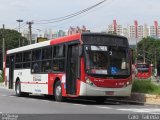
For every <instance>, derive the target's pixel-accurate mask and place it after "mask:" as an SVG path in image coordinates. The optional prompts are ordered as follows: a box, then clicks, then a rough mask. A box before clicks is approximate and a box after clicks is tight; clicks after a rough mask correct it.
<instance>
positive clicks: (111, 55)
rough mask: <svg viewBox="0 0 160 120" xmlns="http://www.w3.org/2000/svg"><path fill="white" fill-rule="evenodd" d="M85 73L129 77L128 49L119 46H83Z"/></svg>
mask: <svg viewBox="0 0 160 120" xmlns="http://www.w3.org/2000/svg"><path fill="white" fill-rule="evenodd" d="M84 53H85V59H86V73H87V74H94V75H105V76H108V77H114V76H126V75H127V76H129V75H130V62H129V49H128V48H124V47H119V46H95V45H85V46H84Z"/></svg>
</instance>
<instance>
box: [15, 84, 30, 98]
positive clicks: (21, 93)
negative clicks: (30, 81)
mask: <svg viewBox="0 0 160 120" xmlns="http://www.w3.org/2000/svg"><path fill="white" fill-rule="evenodd" d="M15 88H16V89H15V90H16V96H18V97H22V96H29V93H25V92H21V84H20V81H17V82H16V87H15Z"/></svg>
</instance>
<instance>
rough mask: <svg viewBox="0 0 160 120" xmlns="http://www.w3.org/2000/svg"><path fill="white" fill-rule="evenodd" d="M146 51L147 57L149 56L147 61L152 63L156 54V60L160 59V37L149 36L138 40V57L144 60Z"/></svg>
mask: <svg viewBox="0 0 160 120" xmlns="http://www.w3.org/2000/svg"><path fill="white" fill-rule="evenodd" d="M134 53H135V49H134ZM144 53H145V57H146V58H147V59H146V61H147V62H149V63H150V62H151V61H152V63H154V61H155V55H156V61H157V62H158V61H160V39H155V38H152V37H147V38H143V39H142V40H141V41H140V42H138V44H137V59H138V60H139V61H143V57H142V56H143V55H144ZM138 54H139V55H138ZM140 55H141V56H140ZM135 56H136V55H135ZM149 60H151V61H149Z"/></svg>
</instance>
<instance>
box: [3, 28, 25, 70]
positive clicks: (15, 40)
mask: <svg viewBox="0 0 160 120" xmlns="http://www.w3.org/2000/svg"><path fill="white" fill-rule="evenodd" d="M2 36H3V29H0V46H2V39H3V38H2ZM4 38H5V49H6V50H10V49H13V48H17V47H19V38H20V40H21V46H22V44H23V42H24V45H27V44H28V41H27V39H26V38H24V37H22V36H21V34H20V33H19V32H17V31H16V30H11V29H4ZM0 56H2V47H0ZM0 69H2V57H0Z"/></svg>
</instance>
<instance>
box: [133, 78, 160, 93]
mask: <svg viewBox="0 0 160 120" xmlns="http://www.w3.org/2000/svg"><path fill="white" fill-rule="evenodd" d="M132 92H139V93H149V94H158V95H160V86H158V85H155V84H153V83H152V82H151V81H150V80H134V82H133V86H132Z"/></svg>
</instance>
